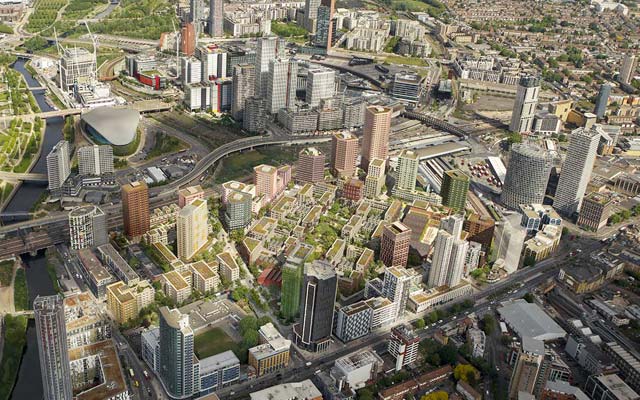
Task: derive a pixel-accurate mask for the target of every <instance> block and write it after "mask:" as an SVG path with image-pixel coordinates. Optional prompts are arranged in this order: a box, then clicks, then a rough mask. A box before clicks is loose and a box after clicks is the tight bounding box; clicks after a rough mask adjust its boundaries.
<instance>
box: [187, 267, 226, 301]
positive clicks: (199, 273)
mask: <svg viewBox="0 0 640 400" xmlns="http://www.w3.org/2000/svg"><path fill="white" fill-rule="evenodd" d="M190 268H191V272H192V273H193V288H194V289H195V290H197V291H198V292H200V293H208V292H211V291H216V290H218V288H219V287H220V277H219V276H218V268H217V266H214V267H212V266H211V265H210V264H207V263H206V262H204V261H197V262H195V263H193V264H190Z"/></svg>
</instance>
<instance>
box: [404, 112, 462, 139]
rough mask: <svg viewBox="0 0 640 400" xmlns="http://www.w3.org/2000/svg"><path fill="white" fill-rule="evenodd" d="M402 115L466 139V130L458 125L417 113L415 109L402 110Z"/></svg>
mask: <svg viewBox="0 0 640 400" xmlns="http://www.w3.org/2000/svg"><path fill="white" fill-rule="evenodd" d="M402 116H403V117H405V118H410V119H417V120H418V121H421V122H424V123H425V124H427V125H430V126H433V127H435V128H438V129H442V130H443V131H445V132H449V133H453V134H454V135H456V136H458V137H460V139H463V140H466V139H467V138H468V136H469V134H468V133H467V131H465V130H464V129H462V128H460V127H459V126H455V125H453V124H451V123H449V122H447V121H444V120H441V119H438V118H435V117H432V116H430V115H427V114H423V113H419V112H416V111H404V112H403V113H402Z"/></svg>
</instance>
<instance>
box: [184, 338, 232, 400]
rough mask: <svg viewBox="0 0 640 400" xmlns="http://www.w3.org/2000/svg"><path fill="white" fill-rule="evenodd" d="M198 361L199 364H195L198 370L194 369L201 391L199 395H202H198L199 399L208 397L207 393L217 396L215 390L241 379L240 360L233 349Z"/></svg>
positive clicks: (196, 382)
mask: <svg viewBox="0 0 640 400" xmlns="http://www.w3.org/2000/svg"><path fill="white" fill-rule="evenodd" d="M194 358H195V356H194ZM196 360H197V359H196ZM197 362H198V364H196V365H194V367H197V371H194V375H195V378H194V379H195V380H196V381H195V384H196V385H197V386H196V387H197V388H198V389H197V390H198V391H199V393H198V395H199V396H202V397H198V398H199V399H207V398H208V397H207V396H206V395H209V397H210V396H215V393H214V392H216V391H218V390H220V389H222V388H223V387H225V386H228V385H231V384H233V383H234V382H236V381H238V380H239V379H240V360H238V357H236V355H235V354H234V353H233V351H231V350H227V351H224V352H222V353H218V354H215V355H212V356H210V357H207V358H204V359H202V360H199V361H197ZM194 393H196V389H194Z"/></svg>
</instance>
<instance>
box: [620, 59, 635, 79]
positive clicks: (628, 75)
mask: <svg viewBox="0 0 640 400" xmlns="http://www.w3.org/2000/svg"><path fill="white" fill-rule="evenodd" d="M635 66H636V56H635V55H634V54H632V53H629V54H625V56H624V59H623V60H622V67H621V68H620V74H618V82H620V83H623V84H625V85H628V84H630V83H631V79H632V78H633V74H634V71H635Z"/></svg>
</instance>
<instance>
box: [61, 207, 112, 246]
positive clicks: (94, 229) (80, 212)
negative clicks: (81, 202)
mask: <svg viewBox="0 0 640 400" xmlns="http://www.w3.org/2000/svg"><path fill="white" fill-rule="evenodd" d="M69 237H70V239H71V248H72V249H74V250H79V249H84V248H86V247H97V246H102V245H103V244H107V243H108V242H109V237H108V236H107V216H106V215H105V213H104V212H103V211H102V210H101V209H100V208H98V207H96V206H83V207H77V208H74V209H73V210H71V212H69Z"/></svg>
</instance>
